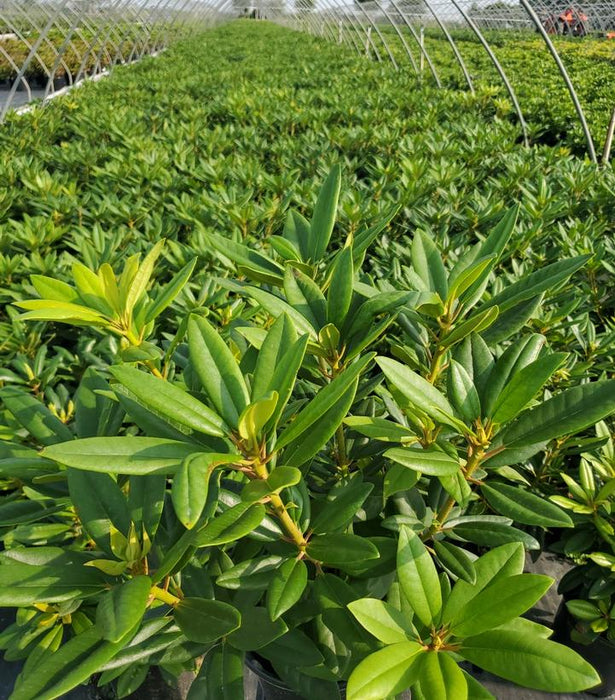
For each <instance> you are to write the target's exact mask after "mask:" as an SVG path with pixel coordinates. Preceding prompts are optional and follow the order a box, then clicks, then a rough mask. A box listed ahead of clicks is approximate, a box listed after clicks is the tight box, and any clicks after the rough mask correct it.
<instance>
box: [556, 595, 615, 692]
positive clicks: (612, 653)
mask: <svg viewBox="0 0 615 700" xmlns="http://www.w3.org/2000/svg"><path fill="white" fill-rule="evenodd" d="M573 629H574V619H573V617H572V616H571V615H570V613H569V612H568V609H567V608H566V605H565V604H564V603H562V604H561V605H560V606H559V609H558V611H557V613H556V615H555V619H554V620H553V632H554V634H553V640H554V641H556V642H559V643H560V644H565V645H566V646H567V647H570V648H571V649H574V651H576V652H577V654H580V655H581V656H582V657H583V658H584V659H585V660H586V661H588V662H589V663H590V664H591V665H592V666H593V667H594V668H595V669H596V671H598V674H599V675H600V678H601V679H602V683H601V684H600V685H597V686H596V687H595V688H590V689H589V690H587V691H586V692H587V693H591V694H592V695H597V696H598V697H601V698H603V697H606V696H608V695H612V694H613V693H615V644H614V643H613V642H610V641H609V640H608V639H606V638H604V637H598V638H597V639H596V640H595V641H593V642H592V643H591V644H579V643H578V642H574V641H573V640H572V639H571V638H570V633H571V631H572V630H573Z"/></svg>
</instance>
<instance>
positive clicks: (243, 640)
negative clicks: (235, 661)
mask: <svg viewBox="0 0 615 700" xmlns="http://www.w3.org/2000/svg"><path fill="white" fill-rule="evenodd" d="M286 632H288V627H287V626H286V623H285V622H284V621H283V620H271V619H270V617H269V614H268V612H267V611H266V610H265V608H261V607H252V608H246V609H245V610H243V611H242V613H241V627H240V628H239V629H237V630H236V631H235V632H233V633H232V634H231V635H230V636H229V638H228V642H229V644H232V645H233V646H234V647H235V648H236V649H240V650H241V651H256V650H257V649H261V648H262V647H264V646H267V645H268V644H271V642H273V641H275V640H276V639H278V638H279V637H281V636H282V635H283V634H286Z"/></svg>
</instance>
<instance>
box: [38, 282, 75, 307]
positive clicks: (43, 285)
mask: <svg viewBox="0 0 615 700" xmlns="http://www.w3.org/2000/svg"><path fill="white" fill-rule="evenodd" d="M30 281H31V282H32V286H33V287H34V289H36V291H37V292H38V294H39V296H40V297H41V299H52V300H53V301H64V302H67V303H69V304H74V303H75V302H78V301H79V295H78V294H77V291H76V290H75V289H74V288H73V287H71V286H70V284H66V282H62V281H61V280H56V279H54V278H53V277H44V276H43V275H30Z"/></svg>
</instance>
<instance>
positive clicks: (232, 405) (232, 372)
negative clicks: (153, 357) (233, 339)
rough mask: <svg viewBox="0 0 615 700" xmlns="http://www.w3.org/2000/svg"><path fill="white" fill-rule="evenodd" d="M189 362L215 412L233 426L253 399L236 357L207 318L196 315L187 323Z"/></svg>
mask: <svg viewBox="0 0 615 700" xmlns="http://www.w3.org/2000/svg"><path fill="white" fill-rule="evenodd" d="M188 345H189V348H190V362H191V366H192V367H193V368H194V370H195V372H196V374H197V376H198V378H199V380H200V382H201V385H202V387H203V389H204V390H205V392H206V393H207V395H208V396H209V399H210V400H211V402H212V403H213V405H214V406H215V408H216V411H217V412H218V413H219V415H220V416H222V418H223V419H224V420H225V422H226V423H227V424H228V425H230V426H232V427H236V426H237V420H238V418H239V415H240V414H241V412H242V411H243V409H244V408H245V407H246V406H247V404H248V402H249V400H250V397H249V394H248V388H247V386H246V383H245V380H244V378H243V374H242V373H241V371H240V369H239V366H238V364H237V362H236V361H235V358H234V357H233V354H232V353H231V351H230V350H229V349H228V347H227V346H226V344H225V342H224V341H223V340H222V338H221V337H220V336H219V335H218V332H217V331H216V329H215V328H214V327H213V326H212V325H211V324H210V323H209V322H208V321H206V320H205V319H204V318H201V317H198V316H193V317H191V319H190V321H189V323H188Z"/></svg>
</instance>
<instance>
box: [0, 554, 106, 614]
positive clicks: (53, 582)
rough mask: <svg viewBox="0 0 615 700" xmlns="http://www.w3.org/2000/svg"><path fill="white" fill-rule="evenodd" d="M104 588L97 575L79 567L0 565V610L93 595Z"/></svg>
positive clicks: (81, 566) (100, 577)
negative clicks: (0, 608) (1, 608)
mask: <svg viewBox="0 0 615 700" xmlns="http://www.w3.org/2000/svg"><path fill="white" fill-rule="evenodd" d="M104 588H105V579H104V577H103V576H102V575H101V573H100V572H99V571H96V570H94V569H92V568H90V567H87V566H83V564H69V565H62V566H60V565H53V564H51V565H44V566H31V565H29V564H21V563H11V564H10V565H8V564H5V565H2V566H0V607H23V606H26V605H32V604H34V603H40V602H45V603H62V602H64V601H67V600H73V599H74V598H85V597H87V596H91V595H96V594H97V593H101V592H102V591H103V590H104Z"/></svg>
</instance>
